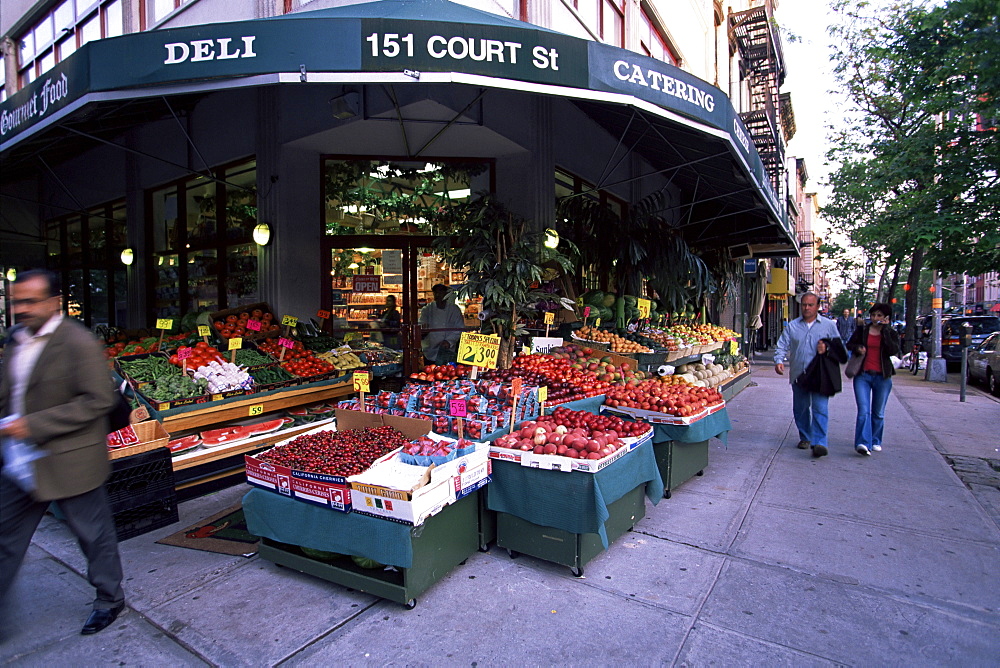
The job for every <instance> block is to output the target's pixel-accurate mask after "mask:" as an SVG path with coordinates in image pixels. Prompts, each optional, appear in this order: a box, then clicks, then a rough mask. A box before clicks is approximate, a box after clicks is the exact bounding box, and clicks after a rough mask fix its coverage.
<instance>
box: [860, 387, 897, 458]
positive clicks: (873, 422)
mask: <svg viewBox="0 0 1000 668" xmlns="http://www.w3.org/2000/svg"><path fill="white" fill-rule="evenodd" d="M891 391H892V377H891V376H890V377H889V378H883V377H882V374H880V373H868V372H864V373H859V374H858V375H857V376H855V377H854V400H855V401H856V402H857V404H858V421H857V424H856V425H855V427H854V445H855V446H858V445H864V446H867V447H871V446H873V445H882V432H883V430H884V429H885V404H886V402H887V401H889V392H891Z"/></svg>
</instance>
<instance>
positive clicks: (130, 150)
mask: <svg viewBox="0 0 1000 668" xmlns="http://www.w3.org/2000/svg"><path fill="white" fill-rule="evenodd" d="M60 127H61V128H62V129H63V130H66V131H67V132H72V133H73V134H77V135H80V136H81V137H86V138H87V139H92V140H93V141H96V142H99V143H101V144H107V145H108V146H113V147H115V148H117V149H121V150H122V151H125V152H126V153H132V154H134V155H139V156H142V157H143V158H150V159H152V160H157V161H159V162H162V163H163V164H165V165H170V166H171V167H176V168H177V169H180V170H182V171H185V172H187V173H189V174H194V175H195V176H201V177H203V178H206V179H208V180H209V181H214V182H215V183H222V184H224V185H226V186H229V187H230V188H237V189H239V190H245V191H247V192H251V189H250V188H247V187H246V186H241V185H240V184H238V183H230V182H229V181H226V180H225V179H220V178H218V177H216V176H215V175H214V174H211V173H209V174H205V173H203V172H199V171H197V170H194V169H191V168H190V167H185V166H184V165H178V164H177V163H176V162H171V161H170V160H166V159H164V158H161V157H159V156H156V155H151V154H149V153H145V152H143V151H138V150H136V149H134V148H129V147H128V146H122V145H121V144H116V143H114V142H113V141H108V140H107V139H101V138H100V137H95V136H94V135H92V134H88V133H86V132H82V131H80V130H77V129H75V128H71V127H68V126H65V125H63V126H60Z"/></svg>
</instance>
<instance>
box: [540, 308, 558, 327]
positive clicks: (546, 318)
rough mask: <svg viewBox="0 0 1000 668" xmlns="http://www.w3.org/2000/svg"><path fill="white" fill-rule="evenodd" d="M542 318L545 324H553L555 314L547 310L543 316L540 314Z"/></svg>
mask: <svg viewBox="0 0 1000 668" xmlns="http://www.w3.org/2000/svg"><path fill="white" fill-rule="evenodd" d="M542 319H543V320H544V322H545V324H546V325H552V324H555V322H556V314H555V313H553V312H552V311H549V312H548V313H546V314H545V315H544V316H542Z"/></svg>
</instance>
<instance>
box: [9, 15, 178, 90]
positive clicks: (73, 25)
mask: <svg viewBox="0 0 1000 668" xmlns="http://www.w3.org/2000/svg"><path fill="white" fill-rule="evenodd" d="M173 1H174V0H171V2H173ZM124 32H125V24H124V16H123V12H122V0H64V1H63V2H61V3H59V4H58V5H56V6H55V8H54V9H52V10H50V11H49V12H47V13H46V14H45V15H43V16H42V17H41V18H40V19H39V20H38V21H36V22H35V24H34V25H33V26H32V27H31V28H30V29H29V30H26V31H25V32H24V34H22V35H21V36H20V37H19V38H18V40H17V41H18V44H19V47H20V48H19V50H18V84H19V87H21V88H23V87H24V86H26V85H28V84H29V83H31V82H32V81H34V80H35V79H37V78H38V77H40V76H41V75H43V74H45V73H46V72H48V71H49V70H51V69H52V68H53V67H55V66H56V64H57V63H60V62H62V61H63V60H65V59H66V58H68V57H69V56H70V55H72V54H73V53H74V52H75V51H76V50H77V49H78V48H80V47H81V46H83V45H84V44H86V43H87V42H91V41H93V40H97V39H104V38H106V37H117V36H118V35H121V34H123V33H124Z"/></svg>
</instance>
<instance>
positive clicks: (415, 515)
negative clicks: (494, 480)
mask: <svg viewBox="0 0 1000 668" xmlns="http://www.w3.org/2000/svg"><path fill="white" fill-rule="evenodd" d="M430 436H431V438H435V439H440V440H446V441H450V440H452V439H448V438H446V437H442V436H439V435H437V434H431V435H430ZM491 472H492V468H491V465H490V460H489V446H488V445H486V444H485V443H478V444H477V445H476V449H475V451H474V452H472V453H470V454H466V455H463V456H460V457H456V458H455V459H453V460H451V461H448V462H445V463H443V464H438V465H434V466H430V467H424V466H412V465H410V464H406V463H404V462H403V461H401V460H400V457H399V453H391V454H389V455H386V456H385V457H383V458H382V459H380V460H379V461H377V462H376V463H375V464H374V465H373V466H372V467H371V468H370V469H368V470H367V471H365V472H364V473H360V474H358V475H356V476H351V477H350V479H349V483H350V486H351V499H352V500H353V504H354V505H353V510H354V512H357V513H361V514H364V515H371V516H373V517H380V518H382V519H387V520H392V521H394V522H400V523H402V524H411V525H419V524H422V523H423V522H424V520H426V519H427V518H428V517H431V516H432V515H436V514H437V513H438V512H440V511H441V509H442V508H444V507H445V506H447V505H449V504H451V503H454V502H455V501H457V500H458V499H460V498H462V497H464V496H468V495H469V494H471V493H473V492H475V491H476V490H477V489H479V488H480V487H482V486H484V485H486V484H488V483H489V481H490V473H491Z"/></svg>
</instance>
